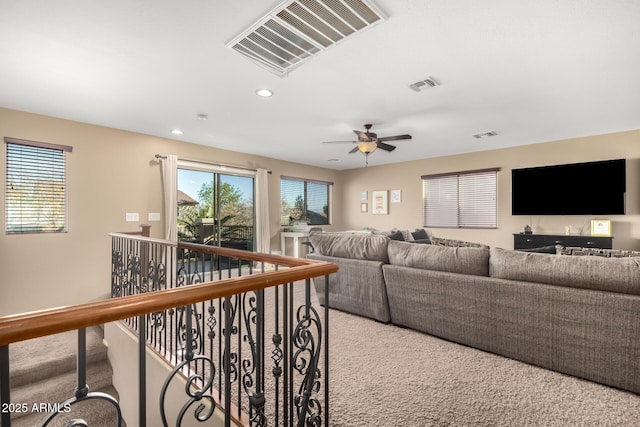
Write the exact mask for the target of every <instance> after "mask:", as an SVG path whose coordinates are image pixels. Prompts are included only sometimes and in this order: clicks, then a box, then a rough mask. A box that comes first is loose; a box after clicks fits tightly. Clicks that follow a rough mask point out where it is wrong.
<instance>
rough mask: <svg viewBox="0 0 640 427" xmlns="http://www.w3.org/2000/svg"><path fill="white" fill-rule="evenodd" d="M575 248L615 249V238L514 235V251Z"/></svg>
mask: <svg viewBox="0 0 640 427" xmlns="http://www.w3.org/2000/svg"><path fill="white" fill-rule="evenodd" d="M555 245H562V246H565V247H566V246H575V247H580V248H600V249H613V237H606V236H578V235H566V234H523V233H514V234H513V249H515V250H518V249H533V248H542V247H544V246H555Z"/></svg>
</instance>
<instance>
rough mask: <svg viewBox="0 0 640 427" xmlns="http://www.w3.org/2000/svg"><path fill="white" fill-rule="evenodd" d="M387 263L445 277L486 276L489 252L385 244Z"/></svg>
mask: <svg viewBox="0 0 640 427" xmlns="http://www.w3.org/2000/svg"><path fill="white" fill-rule="evenodd" d="M388 251H389V262H390V263H391V264H393V265H400V266H404V267H414V268H420V269H423V270H436V271H444V272H448V273H460V274H471V275H475V276H488V275H489V249H487V248H473V247H451V246H437V245H416V244H412V243H408V242H396V241H391V242H389V247H388Z"/></svg>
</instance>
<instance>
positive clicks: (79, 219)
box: [0, 109, 640, 315]
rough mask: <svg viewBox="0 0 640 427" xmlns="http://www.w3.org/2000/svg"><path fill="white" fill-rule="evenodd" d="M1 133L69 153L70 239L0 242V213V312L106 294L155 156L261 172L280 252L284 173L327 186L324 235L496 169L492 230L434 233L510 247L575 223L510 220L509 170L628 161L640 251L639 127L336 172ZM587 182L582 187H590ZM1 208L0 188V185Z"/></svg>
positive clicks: (399, 213)
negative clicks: (444, 183) (115, 246)
mask: <svg viewBox="0 0 640 427" xmlns="http://www.w3.org/2000/svg"><path fill="white" fill-rule="evenodd" d="M0 134H1V135H2V136H8V137H14V138H21V139H29V140H35V141H43V142H51V143H57V144H64V145H71V146H73V153H71V154H70V155H69V156H68V159H69V161H68V189H69V232H68V233H65V234H46V235H42V234H32V235H6V234H4V228H5V217H4V214H3V215H0V230H1V231H0V254H1V256H0V315H7V314H12V313H19V312H24V311H29V310H38V309H44V308H50V307H56V306H61V305H68V304H75V303H80V302H86V301H91V300H95V299H99V298H104V297H105V296H107V295H108V294H109V286H110V283H109V281H110V261H111V258H110V256H111V254H110V240H109V237H108V234H109V233H110V232H113V231H133V230H135V229H136V228H137V224H136V223H130V222H125V213H126V212H138V213H139V214H140V218H141V222H147V221H146V218H147V214H148V213H149V212H160V213H162V212H163V202H162V187H161V175H160V165H159V163H158V162H157V161H156V160H155V158H154V156H155V154H157V153H160V154H177V155H178V157H180V158H185V159H193V160H201V161H211V162H219V163H226V164H232V165H238V166H244V167H249V168H258V167H261V168H266V169H269V170H271V171H273V174H272V175H271V176H270V182H269V194H270V206H269V213H270V218H271V220H270V222H271V227H270V232H271V236H272V239H271V247H272V248H273V249H279V248H280V239H279V231H280V224H279V218H280V200H279V196H280V185H279V182H280V181H279V178H280V176H281V175H287V176H296V177H304V178H310V179H319V180H325V181H332V182H334V183H335V185H334V188H333V206H332V216H333V224H332V225H331V226H330V227H326V229H327V230H346V229H361V228H363V227H373V228H377V229H390V228H392V227H400V228H417V227H421V226H422V185H421V180H420V176H421V175H424V174H432V173H439V172H452V171H461V170H470V169H479V168H486V167H500V168H502V169H501V172H500V174H499V182H498V186H499V190H498V191H499V194H498V198H499V212H498V215H499V217H498V223H499V227H498V229H496V230H462V229H437V230H435V234H436V235H438V236H442V237H450V238H460V239H465V240H472V241H477V242H484V243H487V244H490V245H494V246H501V247H505V248H511V247H512V245H513V237H512V233H517V232H519V231H521V230H522V229H523V227H524V225H525V224H527V223H529V222H530V221H531V222H532V226H533V229H534V231H535V232H540V233H564V227H565V226H566V225H571V226H572V229H573V230H579V229H580V227H581V226H582V224H583V222H584V221H585V220H588V219H590V218H588V217H584V216H569V217H542V216H540V217H533V218H531V219H530V218H529V217H513V216H511V214H510V212H511V207H510V206H511V200H510V194H511V183H510V169H511V168H516V167H527V166H537V165H547V164H558V163H571V162H580V161H592V160H601V159H614V158H622V157H624V158H627V159H629V161H628V163H627V165H628V167H627V215H621V216H613V217H611V218H610V219H612V220H613V235H614V237H615V238H614V247H616V248H625V249H639V248H640V191H639V188H638V187H639V186H640V130H638V131H631V132H622V133H616V134H610V135H602V136H592V137H587V138H578V139H571V140H565V141H556V142H550V143H544V144H535V145H529V146H524V147H517V148H509V149H502V150H493V151H484V152H477V153H472V154H464V155H457V156H449V157H442V158H435V159H425V160H417V161H412V162H405V163H401V164H395V165H388V166H379V167H369V168H361V169H354V170H348V171H342V172H339V171H333V170H329V169H323V168H314V167H309V166H306V165H301V164H296V163H290V162H284V161H280V160H275V159H270V158H265V157H258V156H251V155H247V154H243V153H238V152H231V151H225V150H219V149H216V148H211V147H203V146H198V145H194V144H189V143H185V142H180V141H175V140H170V139H164V138H158V137H152V136H148V135H142V134H136V133H132V132H126V131H121V130H115V129H109V128H104V127H99V126H93V125H89V124H83V123H77V122H71V121H66V120H60V119H55V118H50V117H44V116H39V115H34V114H29V113H23V112H18V111H14V110H7V109H0ZM0 152H1V154H0V176H2V177H3V179H5V176H6V174H5V164H6V159H5V156H6V151H5V150H4V148H3V149H2V150H0ZM588 179H589V178H588V177H585V178H584V181H581V182H579V183H578V184H580V185H587V184H588ZM0 188H1V189H0V191H1V192H2V194H1V195H0V205H2V211H3V212H4V199H5V197H4V190H5V186H4V185H2V186H0ZM396 189H400V190H402V202H401V203H398V204H390V205H389V214H388V215H372V214H371V213H370V207H371V206H370V205H371V192H372V191H375V190H396ZM362 191H367V192H368V195H369V201H368V203H369V213H360V193H361V192H362ZM151 224H152V235H153V236H154V237H162V230H163V229H164V227H163V223H162V222H152V223H151Z"/></svg>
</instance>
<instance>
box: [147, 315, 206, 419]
mask: <svg viewBox="0 0 640 427" xmlns="http://www.w3.org/2000/svg"><path fill="white" fill-rule="evenodd" d="M186 311H187V312H188V313H187V317H186V319H187V320H186V330H187V336H186V339H185V342H186V345H187V348H186V359H185V360H183V361H182V362H181V363H179V364H177V365H176V367H175V368H174V369H173V370H172V371H171V373H170V374H169V376H168V377H167V379H166V380H165V382H164V384H163V385H162V390H161V391H160V416H161V418H162V423H163V425H165V426H168V425H169V424H168V423H167V415H166V410H165V401H166V394H167V389H168V388H169V385H170V384H171V382H172V381H173V379H174V378H176V376H178V373H180V372H181V371H182V369H183V368H184V367H185V366H186V367H187V370H188V371H189V372H191V371H192V369H191V366H190V365H191V363H194V364H196V365H197V363H198V361H200V362H201V363H202V364H203V366H204V364H205V363H206V364H208V365H209V372H210V375H209V378H206V375H205V372H206V371H205V369H203V370H202V374H197V373H195V374H191V375H189V378H187V384H186V386H185V388H184V390H185V393H186V394H187V396H188V397H189V399H188V400H187V402H186V403H185V404H184V405H183V406H182V408H181V410H180V412H179V413H178V416H177V419H176V426H180V425H182V420H183V419H184V416H185V415H186V413H187V411H188V410H189V408H190V407H191V406H192V405H194V404H195V403H198V405H197V406H196V408H195V410H194V417H195V418H196V419H197V420H198V421H200V422H204V421H207V420H208V419H210V418H211V416H212V415H213V413H214V411H215V409H216V400H215V398H214V397H213V396H212V395H211V394H210V393H208V392H207V390H210V389H211V385H212V384H213V381H214V378H215V375H216V367H215V364H214V363H213V361H212V360H211V359H210V358H208V357H206V356H205V355H194V349H193V342H194V340H193V337H191V336H190V335H191V331H193V329H194V328H193V325H192V322H191V319H192V316H191V313H190V311H191V310H190V309H189V308H187V310H186ZM198 386H199V387H198ZM194 389H195V391H194ZM202 401H204V402H208V405H206V404H205V403H202ZM207 406H208V410H206V409H207ZM205 410H206V411H205Z"/></svg>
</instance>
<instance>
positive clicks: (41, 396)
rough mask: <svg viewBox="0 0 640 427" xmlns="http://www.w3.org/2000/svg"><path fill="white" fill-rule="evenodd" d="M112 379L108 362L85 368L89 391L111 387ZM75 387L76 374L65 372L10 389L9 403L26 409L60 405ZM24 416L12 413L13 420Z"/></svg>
mask: <svg viewBox="0 0 640 427" xmlns="http://www.w3.org/2000/svg"><path fill="white" fill-rule="evenodd" d="M112 377H113V369H112V368H111V365H110V364H109V361H108V360H103V361H100V362H98V363H93V364H91V365H88V366H87V383H88V384H89V391H93V390H99V389H103V388H105V387H109V386H111V384H112ZM76 387H77V376H76V372H75V371H70V372H65V373H63V374H62V375H58V376H55V377H50V378H48V379H45V380H44V381H39V382H36V383H29V384H24V385H22V386H19V387H11V401H12V402H14V403H20V404H21V405H22V404H27V408H33V405H34V404H36V405H40V404H55V403H61V402H64V401H66V400H68V399H70V398H72V397H73V396H74V394H75V390H76ZM27 413H28V412H27ZM24 415H26V414H24V413H14V419H18V418H20V417H21V416H24Z"/></svg>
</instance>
